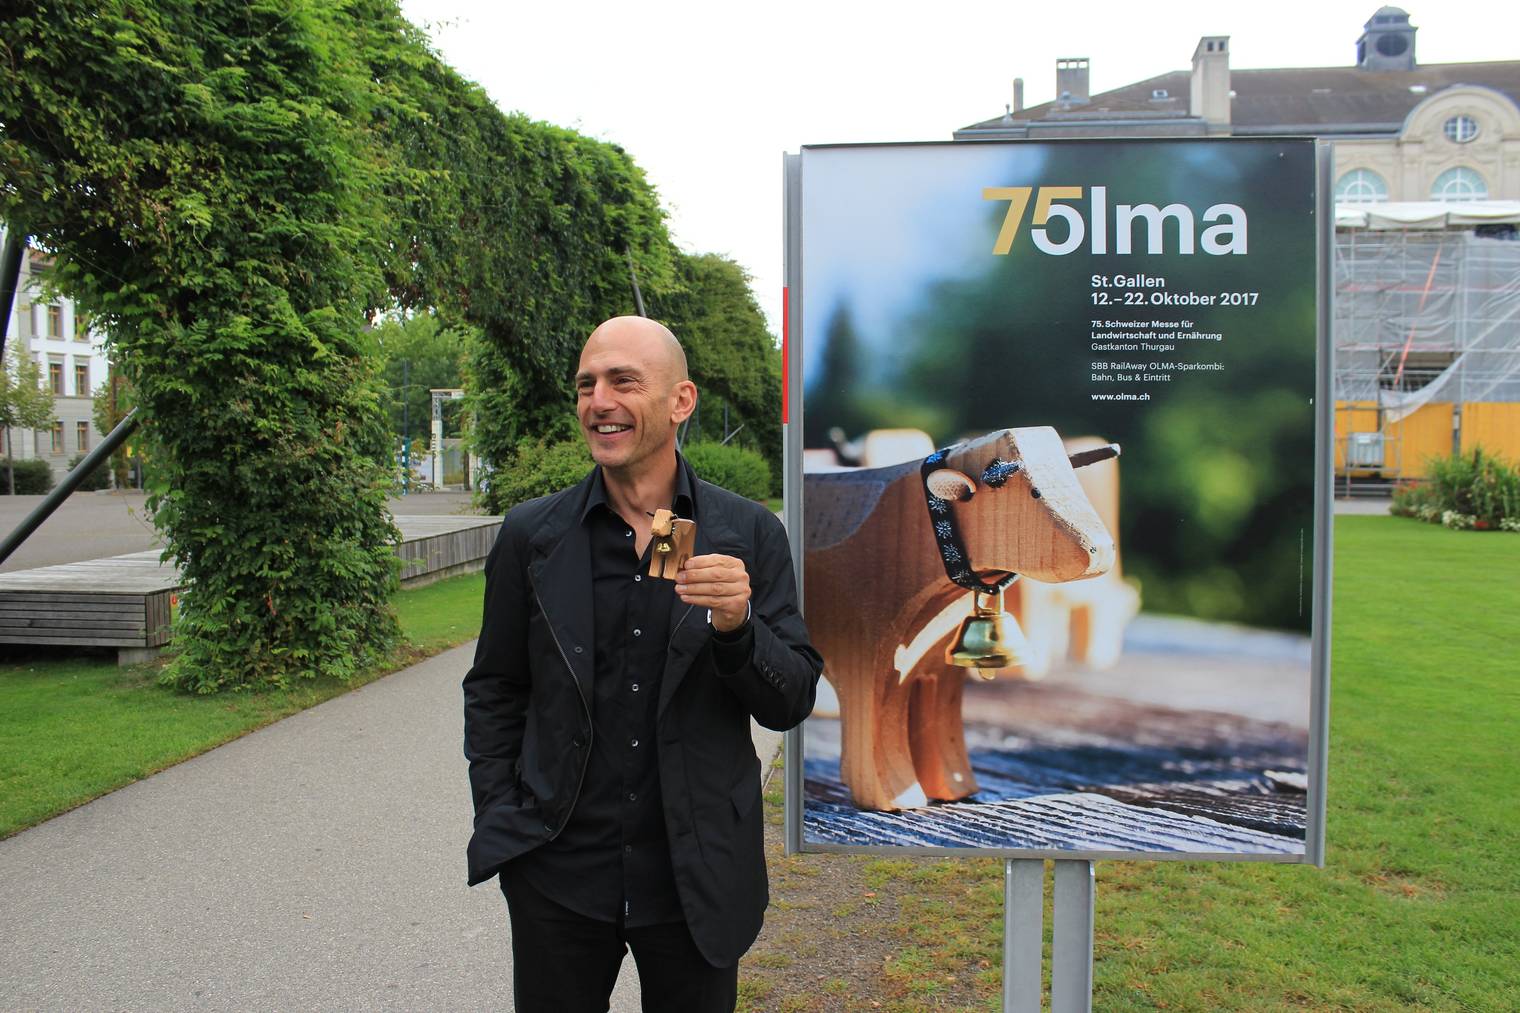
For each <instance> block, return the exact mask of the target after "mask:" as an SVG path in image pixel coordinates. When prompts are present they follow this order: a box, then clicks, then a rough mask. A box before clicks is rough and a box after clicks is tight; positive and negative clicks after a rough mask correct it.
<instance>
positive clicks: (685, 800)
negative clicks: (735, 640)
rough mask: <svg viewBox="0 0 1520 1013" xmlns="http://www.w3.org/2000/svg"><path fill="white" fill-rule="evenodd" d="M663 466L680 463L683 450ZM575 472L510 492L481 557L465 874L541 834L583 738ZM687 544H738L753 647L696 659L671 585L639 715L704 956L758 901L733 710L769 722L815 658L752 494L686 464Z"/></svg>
mask: <svg viewBox="0 0 1520 1013" xmlns="http://www.w3.org/2000/svg"><path fill="white" fill-rule="evenodd" d="M678 466H679V467H682V468H688V469H689V468H690V465H688V464H687V463H686V462H685V460H680V461H679V464H678ZM594 474H595V472H592V473H591V474H588V475H587V476H586V478H585V479H584V480H582V481H581V482H580V483H579V484H577V485H574V486H572V487H570V488H569V489H565V490H563V491H561V492H558V493H555V494H554V495H552V496H545V497H542V498H540V499H536V500H531V501H529V502H527V503H522V504H520V505H518V506H516V507H514V508H512V510H510V511H509V512H508V513H507V515H506V518H505V519H504V520H503V522H502V526H501V531H500V533H499V534H498V535H497V538H496V544H495V546H494V547H493V548H492V549H491V554H490V556H489V558H488V559H487V560H486V593H485V616H484V619H483V621H482V624H481V631H480V643H479V645H478V647H477V648H476V651H475V664H474V665H473V666H472V667H471V668H470V671H469V673H468V674H467V675H465V677H464V719H465V720H464V752H465V756H466V758H467V759H468V760H469V761H470V788H471V791H472V793H473V795H474V801H475V832H474V834H473V836H472V837H471V838H470V845H469V850H468V857H469V882H470V884H471V885H472V886H473V885H474V884H476V883H480V882H482V881H484V880H487V879H489V878H491V877H492V876H494V875H496V873H497V872H498V871H499V870H500V869H501V866H502V864H503V863H505V862H507V861H509V860H510V859H512V858H515V857H516V856H518V855H521V854H523V853H524V852H526V851H530V850H531V849H533V848H535V847H537V846H539V845H540V844H542V843H543V842H545V841H547V840H550V839H551V838H553V837H554V836H555V835H556V834H557V833H558V832H559V830H560V828H561V827H563V826H564V825H565V822H566V821H567V820H568V819H569V816H570V812H571V810H572V809H573V808H574V807H575V802H576V798H577V796H578V795H579V792H580V787H581V779H582V777H583V776H584V775H585V769H586V761H587V758H588V757H589V755H590V745H591V720H590V704H589V701H590V700H591V697H592V689H591V679H592V670H591V669H592V653H593V650H592V645H593V642H594V638H593V627H592V621H593V620H592V614H591V557H590V543H589V541H588V538H587V534H586V529H585V527H584V526H583V525H582V524H581V523H580V517H581V514H582V512H583V511H584V509H585V504H586V496H587V493H588V491H589V490H590V488H591V480H592V476H593V475H594ZM692 487H693V488H694V489H695V490H696V494H695V504H694V512H695V514H696V516H695V518H694V519H695V520H696V522H697V538H696V549H695V554H696V555H704V554H707V553H713V552H716V553H722V554H724V555H729V556H736V557H738V558H739V559H742V560H744V565H745V569H746V570H748V572H749V576H750V589H751V603H752V605H753V610H754V612H753V623H754V653H753V655H752V658H751V661H750V664H749V665H747V666H745V667H744V668H741V669H740V670H739V671H737V672H735V673H732V674H730V675H728V676H721V675H719V674H718V671H717V669H716V667H715V666H714V664H713V659H712V647H711V642H710V640H711V636H712V632H711V628H710V627H709V626H708V624H707V610H706V609H699V608H695V607H690V606H686V605H683V604H682V603H681V602H679V601H677V602H676V604H675V606H674V608H673V610H672V612H671V622H670V630H671V633H670V643H669V645H668V648H667V650H666V661H665V670H664V673H663V675H662V678H661V682H660V698H659V701H658V705H657V715H658V716H657V718H656V728H657V732H658V742H657V744H658V750H659V776H660V789H661V793H662V795H663V798H664V807H665V828H666V832H667V834H668V836H669V840H670V855H671V864H672V865H673V867H674V870H675V880H676V890H677V892H678V893H679V895H680V899H681V907H682V910H683V911H684V912H685V915H686V921H687V924H688V926H689V927H690V929H691V933H692V937H693V939H694V940H695V941H696V944H697V946H698V948H699V949H700V950H701V951H702V954H703V956H705V957H706V958H707V959H708V961H709V962H711V963H713V964H715V965H719V966H723V965H727V964H731V963H733V962H734V961H736V960H738V958H739V957H740V956H741V955H742V954H743V953H744V951H745V950H746V949H748V948H749V946H750V944H751V943H752V942H754V940H755V936H756V935H757V934H758V933H759V931H760V923H761V919H762V918H763V916H764V913H765V906H766V903H767V901H768V890H767V884H766V876H765V856H764V845H763V825H764V824H763V819H762V813H761V807H760V805H759V804H758V803H759V801H760V764H759V761H758V760H757V759H756V758H755V750H754V747H753V745H752V742H751V738H750V730H749V719H750V716H751V715H753V716H754V717H755V719H756V720H758V721H759V722H760V723H761V724H762V725H764V726H766V727H767V728H773V729H776V730H778V731H779V730H785V729H787V728H791V727H792V726H794V725H796V724H798V723H799V722H800V721H802V719H803V718H804V717H806V716H807V715H808V713H809V712H810V711H811V710H812V708H813V693H814V690H815V688H816V686H817V683H818V675H819V673H820V672H821V671H822V668H823V661H822V659H821V658H820V657H819V655H818V652H817V651H815V650H814V649H813V647H812V645H811V644H810V643H809V642H808V634H807V628H806V627H805V626H804V625H803V623H802V616H801V614H800V613H799V611H798V608H797V586H796V579H795V576H794V574H793V572H792V560H791V553H790V551H789V549H788V547H787V540H786V533H785V530H784V529H783V528H782V526H781V522H780V521H778V520H777V519H776V518H775V516H774V515H773V514H772V513H771V512H770V511H769V510H767V509H766V508H765V507H764V505H762V504H759V503H756V502H754V501H752V500H747V499H744V498H742V497H739V496H736V495H734V494H733V493H730V492H728V491H726V490H724V489H720V488H719V487H717V486H715V485H712V484H710V483H707V482H702V481H699V480H697V479H696V476H695V475H692Z"/></svg>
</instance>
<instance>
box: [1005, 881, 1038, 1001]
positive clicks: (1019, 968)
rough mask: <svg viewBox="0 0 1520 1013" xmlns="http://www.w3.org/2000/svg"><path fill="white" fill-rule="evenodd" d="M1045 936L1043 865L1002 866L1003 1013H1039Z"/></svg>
mask: <svg viewBox="0 0 1520 1013" xmlns="http://www.w3.org/2000/svg"><path fill="white" fill-rule="evenodd" d="M1044 933H1045V862H1044V860H1043V859H1038V858H1010V859H1007V860H1006V861H1005V862H1004V863H1003V1013H1040V959H1041V956H1040V947H1041V943H1042V939H1041V937H1042V936H1043V935H1044Z"/></svg>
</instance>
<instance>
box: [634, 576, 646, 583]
mask: <svg viewBox="0 0 1520 1013" xmlns="http://www.w3.org/2000/svg"><path fill="white" fill-rule="evenodd" d="M643 579H644V575H643V574H642V573H636V574H634V575H633V582H634V583H635V584H637V583H638V582H639V581H641V580H643Z"/></svg>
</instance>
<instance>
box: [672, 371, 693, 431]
mask: <svg viewBox="0 0 1520 1013" xmlns="http://www.w3.org/2000/svg"><path fill="white" fill-rule="evenodd" d="M696 410H697V385H696V384H694V383H692V382H691V381H690V380H680V381H678V382H677V383H676V387H675V390H673V391H672V392H671V404H670V421H671V422H673V423H675V424H676V425H680V424H681V423H682V422H685V421H686V420H687V419H688V418H690V417H691V413H692V412H694V411H696Z"/></svg>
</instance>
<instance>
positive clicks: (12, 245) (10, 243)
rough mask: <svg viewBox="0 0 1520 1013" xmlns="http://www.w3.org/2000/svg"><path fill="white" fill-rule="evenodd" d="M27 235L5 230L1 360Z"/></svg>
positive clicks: (0, 262)
mask: <svg viewBox="0 0 1520 1013" xmlns="http://www.w3.org/2000/svg"><path fill="white" fill-rule="evenodd" d="M25 250H26V237H25V236H23V235H20V234H19V233H18V232H17V231H16V230H15V229H7V230H6V231H5V253H4V254H3V255H0V361H4V358H5V334H6V331H7V330H9V329H10V326H11V307H12V306H14V305H15V303H16V282H17V281H18V280H19V279H20V277H21V255H22V253H23V252H25Z"/></svg>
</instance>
